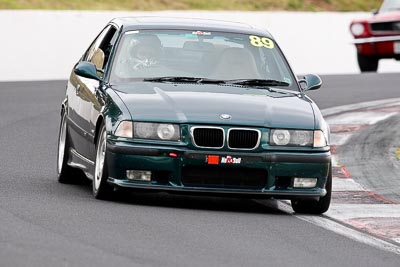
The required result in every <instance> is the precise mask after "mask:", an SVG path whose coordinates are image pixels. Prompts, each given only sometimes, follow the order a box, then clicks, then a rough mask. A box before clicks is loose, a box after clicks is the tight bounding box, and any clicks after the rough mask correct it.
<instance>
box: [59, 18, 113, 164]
mask: <svg viewBox="0 0 400 267" xmlns="http://www.w3.org/2000/svg"><path fill="white" fill-rule="evenodd" d="M116 36H117V28H116V26H114V25H108V26H107V27H106V28H104V29H103V31H102V32H101V33H100V34H99V35H98V37H97V38H96V39H95V40H94V42H93V43H92V44H91V46H90V47H89V49H88V50H87V51H86V53H85V54H84V55H83V57H82V59H81V61H89V62H92V63H94V64H95V65H96V67H97V68H98V69H101V70H103V69H104V67H105V66H106V65H107V62H108V59H109V57H110V53H111V50H112V47H113V44H114V43H115V41H116ZM99 75H102V73H101V72H99ZM99 85H100V82H99V81H96V80H93V79H88V78H84V77H81V76H78V75H76V74H75V73H73V72H72V74H71V77H70V83H69V86H70V88H69V89H70V90H69V92H68V93H69V95H68V96H69V97H68V108H69V112H68V113H69V116H70V120H72V121H73V125H74V127H73V128H74V131H73V133H71V134H70V136H71V139H72V143H73V147H74V149H75V151H76V152H78V153H79V154H80V155H81V156H83V157H85V158H86V159H88V160H89V161H92V162H93V161H94V153H93V151H94V137H95V127H96V120H97V117H98V114H99V113H100V111H101V108H102V106H103V105H104V103H103V102H102V98H101V94H100V92H99V90H98V88H99ZM67 90H68V89H67Z"/></svg>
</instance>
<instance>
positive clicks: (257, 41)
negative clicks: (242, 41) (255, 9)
mask: <svg viewBox="0 0 400 267" xmlns="http://www.w3.org/2000/svg"><path fill="white" fill-rule="evenodd" d="M249 40H250V44H251V45H252V46H255V47H265V48H269V49H273V48H274V47H275V44H274V42H273V41H272V40H271V39H269V38H267V37H259V36H256V35H250V36H249Z"/></svg>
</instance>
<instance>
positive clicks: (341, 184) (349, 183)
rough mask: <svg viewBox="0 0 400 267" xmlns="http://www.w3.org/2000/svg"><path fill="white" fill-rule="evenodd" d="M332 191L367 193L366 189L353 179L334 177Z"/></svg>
mask: <svg viewBox="0 0 400 267" xmlns="http://www.w3.org/2000/svg"><path fill="white" fill-rule="evenodd" d="M332 191H333V192H335V191H365V188H364V187H362V186H361V185H360V184H359V183H357V182H356V181H354V180H353V179H351V178H335V177H334V180H333V183H332Z"/></svg>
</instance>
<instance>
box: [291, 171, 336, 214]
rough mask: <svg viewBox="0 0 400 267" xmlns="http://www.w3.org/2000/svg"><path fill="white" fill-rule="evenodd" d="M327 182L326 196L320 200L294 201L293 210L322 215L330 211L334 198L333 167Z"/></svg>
mask: <svg viewBox="0 0 400 267" xmlns="http://www.w3.org/2000/svg"><path fill="white" fill-rule="evenodd" d="M327 179H328V180H327V181H326V186H325V189H326V195H325V196H323V197H320V198H319V200H307V199H293V200H292V201H291V202H292V208H293V210H294V211H295V212H298V213H308V214H322V213H324V212H326V211H327V210H328V209H329V206H330V204H331V197H332V166H331V167H330V169H329V174H328V177H327Z"/></svg>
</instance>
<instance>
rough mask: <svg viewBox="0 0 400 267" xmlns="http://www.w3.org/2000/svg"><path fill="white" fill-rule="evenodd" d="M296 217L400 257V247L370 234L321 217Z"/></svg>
mask: <svg viewBox="0 0 400 267" xmlns="http://www.w3.org/2000/svg"><path fill="white" fill-rule="evenodd" d="M295 217H297V218H299V219H301V220H303V221H306V222H309V223H312V224H314V225H316V226H319V227H322V228H324V229H327V230H329V231H332V232H335V233H337V234H340V235H342V236H345V237H348V238H350V239H352V240H355V241H358V242H360V243H363V244H367V245H370V246H372V247H375V248H378V249H381V250H385V251H388V252H393V253H396V254H398V255H400V247H399V246H397V245H395V244H392V243H389V242H386V241H384V240H382V239H379V238H377V237H374V236H371V235H369V234H366V233H362V232H359V231H357V230H354V229H352V228H349V227H346V226H344V225H342V224H340V223H337V222H335V221H332V220H331V219H330V218H324V217H320V216H305V215H295Z"/></svg>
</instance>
